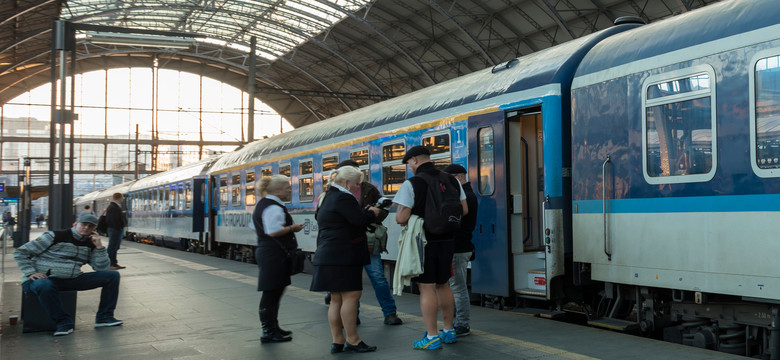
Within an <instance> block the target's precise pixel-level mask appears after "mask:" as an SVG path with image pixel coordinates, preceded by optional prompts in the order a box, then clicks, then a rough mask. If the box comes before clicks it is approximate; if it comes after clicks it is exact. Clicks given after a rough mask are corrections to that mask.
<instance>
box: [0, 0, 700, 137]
mask: <svg viewBox="0 0 780 360" xmlns="http://www.w3.org/2000/svg"><path fill="white" fill-rule="evenodd" d="M715 1H716V0H373V1H372V0H339V1H332V0H286V1H282V0H254V1H248V0H246V1H240V0H231V1H227V0H198V1H193V0H132V1H131V0H117V1H110V2H106V1H104V0H0V104H3V103H6V102H8V101H9V100H11V99H13V98H14V97H16V96H18V95H20V94H22V93H24V92H26V91H29V90H31V89H33V88H35V87H37V86H39V85H41V84H44V83H47V82H48V81H49V66H50V64H49V61H50V53H49V52H50V42H51V24H52V22H53V21H54V20H57V19H67V20H70V21H73V22H79V23H86V24H96V25H110V26H121V27H129V28H144V29H154V30H165V31H179V32H195V33H199V34H203V35H206V36H207V38H208V39H209V40H208V41H201V40H199V41H198V42H197V44H196V46H194V47H192V48H190V49H185V50H173V49H159V48H150V47H139V46H136V47H131V46H95V45H93V44H89V43H80V44H79V46H78V51H77V52H78V58H79V61H78V64H77V69H78V71H79V72H81V71H90V70H97V69H104V68H117V67H128V66H150V64H151V60H150V59H152V57H153V56H155V55H156V56H158V57H159V58H160V64H161V65H160V66H161V67H164V68H170V69H178V70H183V71H190V72H195V73H198V74H203V75H205V76H209V77H212V78H215V79H217V80H221V81H224V82H226V83H229V84H231V85H233V86H236V87H238V88H241V89H245V88H246V83H247V82H246V76H247V74H248V64H249V61H248V54H247V51H248V47H249V41H250V37H251V36H255V37H257V39H258V41H257V44H258V51H259V53H260V55H261V56H260V57H258V61H257V66H256V74H257V81H256V83H257V87H258V89H259V91H258V92H257V95H256V96H257V97H258V98H259V99H260V100H261V101H263V102H265V103H267V104H268V105H270V106H271V107H273V108H274V109H275V110H276V111H278V112H279V113H280V114H282V116H283V117H284V118H286V119H287V120H288V121H289V122H290V123H291V124H292V125H293V126H295V127H298V126H302V125H306V124H311V123H313V122H316V121H319V120H322V119H326V118H329V117H332V116H335V115H339V114H342V113H344V112H347V111H351V110H355V109H358V108H361V107H364V106H367V105H371V104H373V103H375V102H378V101H381V100H382V99H386V98H389V97H395V96H399V95H403V94H406V93H409V92H412V91H415V90H418V89H421V88H424V87H427V86H431V85H434V84H437V83H441V82H443V81H446V80H449V79H452V78H455V77H458V76H461V75H464V74H468V73H470V72H473V71H477V70H480V69H483V68H486V67H490V66H493V65H495V64H498V63H501V62H505V61H508V60H510V59H513V58H516V57H519V56H523V55H527V54H529V53H532V52H535V51H539V50H542V49H545V48H548V47H550V46H554V45H557V44H560V43H563V42H566V41H569V40H572V39H574V38H577V37H581V36H584V35H587V34H590V33H592V32H595V31H598V30H602V29H605V28H607V27H609V26H612V23H613V21H614V20H615V18H617V17H620V16H639V17H641V18H643V19H645V21H647V22H652V21H656V20H658V19H662V18H665V17H669V16H674V15H676V14H678V13H682V12H686V11H689V10H692V9H696V8H699V7H702V6H706V5H707V4H710V3H713V2H715Z"/></svg>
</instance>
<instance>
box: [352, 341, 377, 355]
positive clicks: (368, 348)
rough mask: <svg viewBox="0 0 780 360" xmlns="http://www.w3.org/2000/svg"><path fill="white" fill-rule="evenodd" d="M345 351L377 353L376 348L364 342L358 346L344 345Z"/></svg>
mask: <svg viewBox="0 0 780 360" xmlns="http://www.w3.org/2000/svg"><path fill="white" fill-rule="evenodd" d="M344 351H345V352H346V351H354V352H361V353H363V352H371V351H376V346H368V344H366V343H364V342H362V341H361V342H360V344H357V345H350V344H349V343H348V342H347V343H344Z"/></svg>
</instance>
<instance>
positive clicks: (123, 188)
mask: <svg viewBox="0 0 780 360" xmlns="http://www.w3.org/2000/svg"><path fill="white" fill-rule="evenodd" d="M134 182H135V180H133V181H128V182H125V183H121V184H118V185H114V186H112V187H110V188H107V189H105V190H102V191H98V193H97V195H96V196H95V199H102V198H110V197H111V195H114V193H121V194H125V193H127V191H128V190H129V189H130V186H132V185H133V183H134Z"/></svg>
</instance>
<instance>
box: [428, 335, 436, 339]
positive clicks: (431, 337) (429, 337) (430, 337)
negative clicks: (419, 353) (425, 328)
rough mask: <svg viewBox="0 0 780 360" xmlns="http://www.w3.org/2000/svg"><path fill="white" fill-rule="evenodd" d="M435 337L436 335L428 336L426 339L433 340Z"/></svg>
mask: <svg viewBox="0 0 780 360" xmlns="http://www.w3.org/2000/svg"><path fill="white" fill-rule="evenodd" d="M436 336H438V335H433V336H430V335H428V336H427V338H428V340H433V338H435V337H436Z"/></svg>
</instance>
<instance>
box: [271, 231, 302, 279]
mask: <svg viewBox="0 0 780 360" xmlns="http://www.w3.org/2000/svg"><path fill="white" fill-rule="evenodd" d="M272 239H273V240H274V241H276V243H277V244H279V246H280V247H281V248H282V250H283V251H284V253H285V255H286V256H285V259H284V261H285V262H286V263H287V271H288V272H289V273H290V275H295V274H300V273H302V272H303V263H304V262H306V254H305V253H304V252H303V250H301V249H300V248H298V249H295V250H287V248H286V247H284V244H282V242H281V241H279V239H276V238H272Z"/></svg>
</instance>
